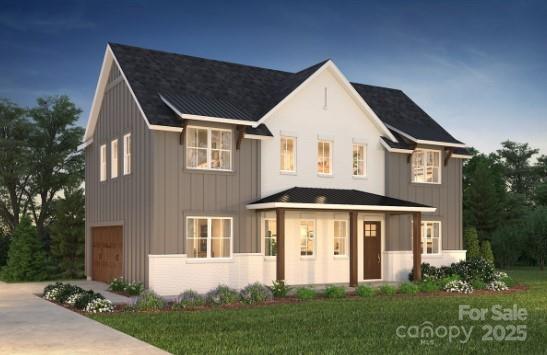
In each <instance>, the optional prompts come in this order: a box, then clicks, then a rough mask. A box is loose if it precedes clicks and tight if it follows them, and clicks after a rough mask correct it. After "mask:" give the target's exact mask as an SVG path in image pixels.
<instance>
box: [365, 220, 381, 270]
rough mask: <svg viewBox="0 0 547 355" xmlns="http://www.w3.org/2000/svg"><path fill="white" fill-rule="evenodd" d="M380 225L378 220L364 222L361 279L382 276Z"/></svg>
mask: <svg viewBox="0 0 547 355" xmlns="http://www.w3.org/2000/svg"><path fill="white" fill-rule="evenodd" d="M380 226H381V224H380V222H364V232H363V236H364V237H363V239H364V240H363V247H364V253H363V255H364V270H363V279H365V280H376V279H381V278H382V255H381V251H382V229H381V228H380Z"/></svg>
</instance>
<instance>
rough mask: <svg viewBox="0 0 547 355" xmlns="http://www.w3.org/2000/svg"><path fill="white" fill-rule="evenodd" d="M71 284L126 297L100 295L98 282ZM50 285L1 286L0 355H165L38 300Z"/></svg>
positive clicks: (149, 346)
mask: <svg viewBox="0 0 547 355" xmlns="http://www.w3.org/2000/svg"><path fill="white" fill-rule="evenodd" d="M71 283H75V284H78V285H80V287H83V288H85V289H88V288H93V289H95V290H97V291H99V292H101V293H103V295H104V296H105V297H108V298H110V297H114V296H115V297H120V298H121V297H123V296H118V295H114V294H110V293H108V294H107V292H104V291H100V290H101V289H100V287H103V288H105V287H106V285H104V284H100V283H98V282H93V281H75V282H71ZM47 284H48V283H47V282H45V283H44V282H35V283H34V282H33V283H17V284H7V283H3V282H0V354H105V353H106V354H110V353H115V354H116V355H120V354H166V352H164V351H163V350H160V349H158V348H155V347H153V346H152V345H149V344H147V343H144V342H142V341H140V340H137V339H135V338H133V337H130V336H129V335H126V334H124V333H121V332H119V331H117V330H114V329H112V328H109V327H107V326H105V325H102V324H100V323H98V322H95V321H94V320H91V319H89V318H86V317H84V316H82V315H80V314H78V313H75V312H72V311H70V310H68V309H65V308H63V307H61V306H58V305H55V304H53V303H51V302H48V301H46V300H43V299H41V298H39V297H37V296H36V295H35V294H38V293H41V292H42V290H43V288H44V286H45V285H47ZM96 287H97V288H96ZM123 298H126V297H123ZM114 301H116V302H118V301H120V299H118V298H115V299H114Z"/></svg>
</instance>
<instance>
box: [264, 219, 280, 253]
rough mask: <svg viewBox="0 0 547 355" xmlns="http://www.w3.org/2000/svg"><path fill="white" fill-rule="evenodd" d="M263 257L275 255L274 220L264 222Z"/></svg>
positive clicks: (275, 227) (275, 235) (275, 233)
mask: <svg viewBox="0 0 547 355" xmlns="http://www.w3.org/2000/svg"><path fill="white" fill-rule="evenodd" d="M264 255H266V256H276V255H277V226H276V223H275V219H265V220H264Z"/></svg>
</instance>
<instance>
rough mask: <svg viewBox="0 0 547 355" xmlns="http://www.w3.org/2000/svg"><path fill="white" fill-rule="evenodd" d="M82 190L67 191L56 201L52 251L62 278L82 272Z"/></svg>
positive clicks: (83, 213)
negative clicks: (63, 196)
mask: <svg viewBox="0 0 547 355" xmlns="http://www.w3.org/2000/svg"><path fill="white" fill-rule="evenodd" d="M84 204H85V201H84V194H83V192H82V190H81V189H78V190H75V191H69V192H67V193H66V196H65V198H63V199H59V200H56V201H55V215H54V219H53V221H52V222H51V224H50V231H51V255H52V256H53V257H54V258H56V259H57V260H58V265H59V267H60V269H61V274H60V276H61V277H63V278H80V277H83V276H84V240H85V235H84V225H85V222H84V218H85V210H84Z"/></svg>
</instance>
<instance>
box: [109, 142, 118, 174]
mask: <svg viewBox="0 0 547 355" xmlns="http://www.w3.org/2000/svg"><path fill="white" fill-rule="evenodd" d="M110 177H111V178H112V179H114V178H117V177H118V140H117V139H114V140H113V141H112V143H110Z"/></svg>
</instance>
